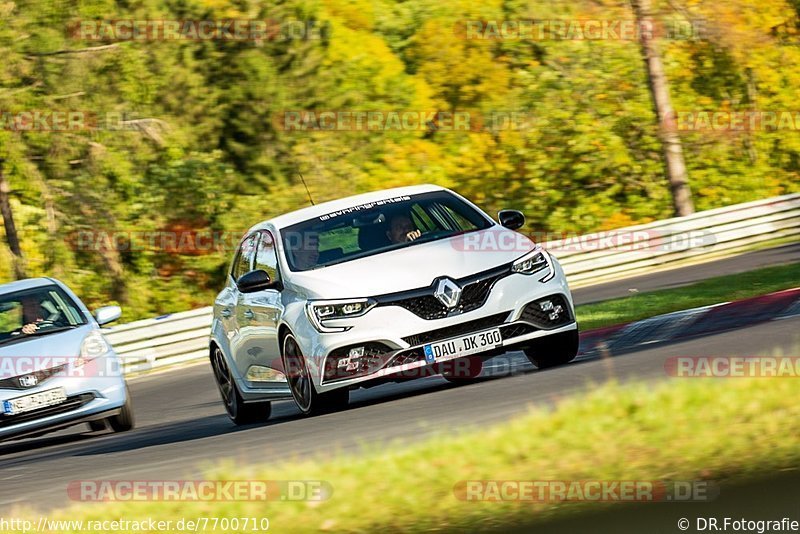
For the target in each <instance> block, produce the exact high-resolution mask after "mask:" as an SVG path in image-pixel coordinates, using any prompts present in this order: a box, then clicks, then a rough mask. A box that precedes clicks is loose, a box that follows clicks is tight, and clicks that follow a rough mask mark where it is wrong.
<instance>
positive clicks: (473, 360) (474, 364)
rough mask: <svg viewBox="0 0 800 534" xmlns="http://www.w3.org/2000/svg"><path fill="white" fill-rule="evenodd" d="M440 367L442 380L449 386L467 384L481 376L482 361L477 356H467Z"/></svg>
mask: <svg viewBox="0 0 800 534" xmlns="http://www.w3.org/2000/svg"><path fill="white" fill-rule="evenodd" d="M441 366H442V378H444V379H445V380H447V381H448V382H450V383H451V384H469V383H471V382H474V381H475V379H477V378H478V376H479V375H480V374H481V371H482V370H483V359H482V358H481V357H479V356H468V357H466V358H458V359H456V360H451V361H449V362H444V363H442V364H441Z"/></svg>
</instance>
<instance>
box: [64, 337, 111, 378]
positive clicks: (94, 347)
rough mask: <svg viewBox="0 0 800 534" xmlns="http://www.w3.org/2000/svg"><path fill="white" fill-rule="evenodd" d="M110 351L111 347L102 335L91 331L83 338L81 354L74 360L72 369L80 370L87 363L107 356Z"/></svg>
mask: <svg viewBox="0 0 800 534" xmlns="http://www.w3.org/2000/svg"><path fill="white" fill-rule="evenodd" d="M110 350H111V347H110V346H109V344H108V342H107V341H106V338H104V337H103V334H101V333H100V332H98V331H97V330H92V331H91V332H89V333H88V334H86V337H85V338H83V342H82V343H81V354H80V356H78V358H77V359H76V360H75V364H74V365H73V367H75V368H76V369H78V368H81V367H83V366H84V365H86V363H87V362H89V361H91V360H94V359H95V358H98V357H100V356H104V355H106V354H108V353H109V351H110Z"/></svg>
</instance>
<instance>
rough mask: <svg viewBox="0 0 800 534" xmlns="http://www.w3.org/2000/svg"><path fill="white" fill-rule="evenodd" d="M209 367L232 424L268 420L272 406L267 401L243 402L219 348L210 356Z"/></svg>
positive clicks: (246, 423)
mask: <svg viewBox="0 0 800 534" xmlns="http://www.w3.org/2000/svg"><path fill="white" fill-rule="evenodd" d="M211 367H212V368H213V370H214V378H216V380H217V388H218V389H219V394H220V396H221V397H222V403H223V404H224V405H225V411H226V412H227V414H228V417H230V418H231V420H232V421H233V422H234V423H236V424H237V425H248V424H251V423H259V422H263V421H266V420H267V419H269V416H270V415H271V414H272V404H270V402H269V401H267V402H263V401H262V402H249V403H245V402H244V399H242V395H241V394H240V393H239V388H237V387H236V382H235V381H234V380H233V375H232V374H231V371H230V368H229V367H228V364H227V362H226V361H225V356H224V355H223V354H222V350H220V348H219V347H215V348H214V352H213V353H212V354H211Z"/></svg>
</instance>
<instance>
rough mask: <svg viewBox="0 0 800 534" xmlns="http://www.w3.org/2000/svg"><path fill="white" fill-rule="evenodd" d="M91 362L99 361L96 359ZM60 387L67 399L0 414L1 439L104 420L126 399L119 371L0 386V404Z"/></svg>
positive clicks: (112, 366) (123, 381)
mask: <svg viewBox="0 0 800 534" xmlns="http://www.w3.org/2000/svg"><path fill="white" fill-rule="evenodd" d="M90 363H94V364H99V363H100V362H98V361H96V360H95V361H93V362H90ZM99 367H100V366H99V365H98V368H99ZM107 368H117V366H115V365H110V366H108V367H107ZM60 387H61V388H64V391H65V393H66V395H67V400H66V402H64V403H62V404H57V405H55V406H49V407H45V408H39V409H36V410H33V411H30V412H23V413H20V414H17V415H10V416H9V415H4V414H2V413H0V440H4V439H9V438H19V437H24V436H26V435H31V434H40V433H44V432H49V431H52V430H57V429H59V428H63V427H66V426H71V425H75V424H78V423H81V422H84V421H92V420H97V419H103V418H105V417H109V416H111V415H115V414H117V413H119V411H120V409H121V408H122V406H123V405H124V404H125V401H126V400H127V391H126V388H125V379H124V377H123V376H122V375H121V374H119V375H116V374H115V375H113V376H72V375H70V374H66V373H65V374H64V375H57V376H53V377H50V378H48V379H47V380H46V381H44V382H42V383H40V384H39V385H37V386H36V387H34V388H28V389H23V390H20V389H8V388H3V389H0V406H2V401H4V400H9V399H13V398H17V397H21V396H24V395H29V394H33V393H37V392H40V391H47V390H49V389H55V388H60Z"/></svg>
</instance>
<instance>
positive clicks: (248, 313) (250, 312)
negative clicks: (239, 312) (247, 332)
mask: <svg viewBox="0 0 800 534" xmlns="http://www.w3.org/2000/svg"><path fill="white" fill-rule="evenodd" d="M255 316H256V314H255V313H253V310H245V311H244V318H245V319H254V318H255Z"/></svg>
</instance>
